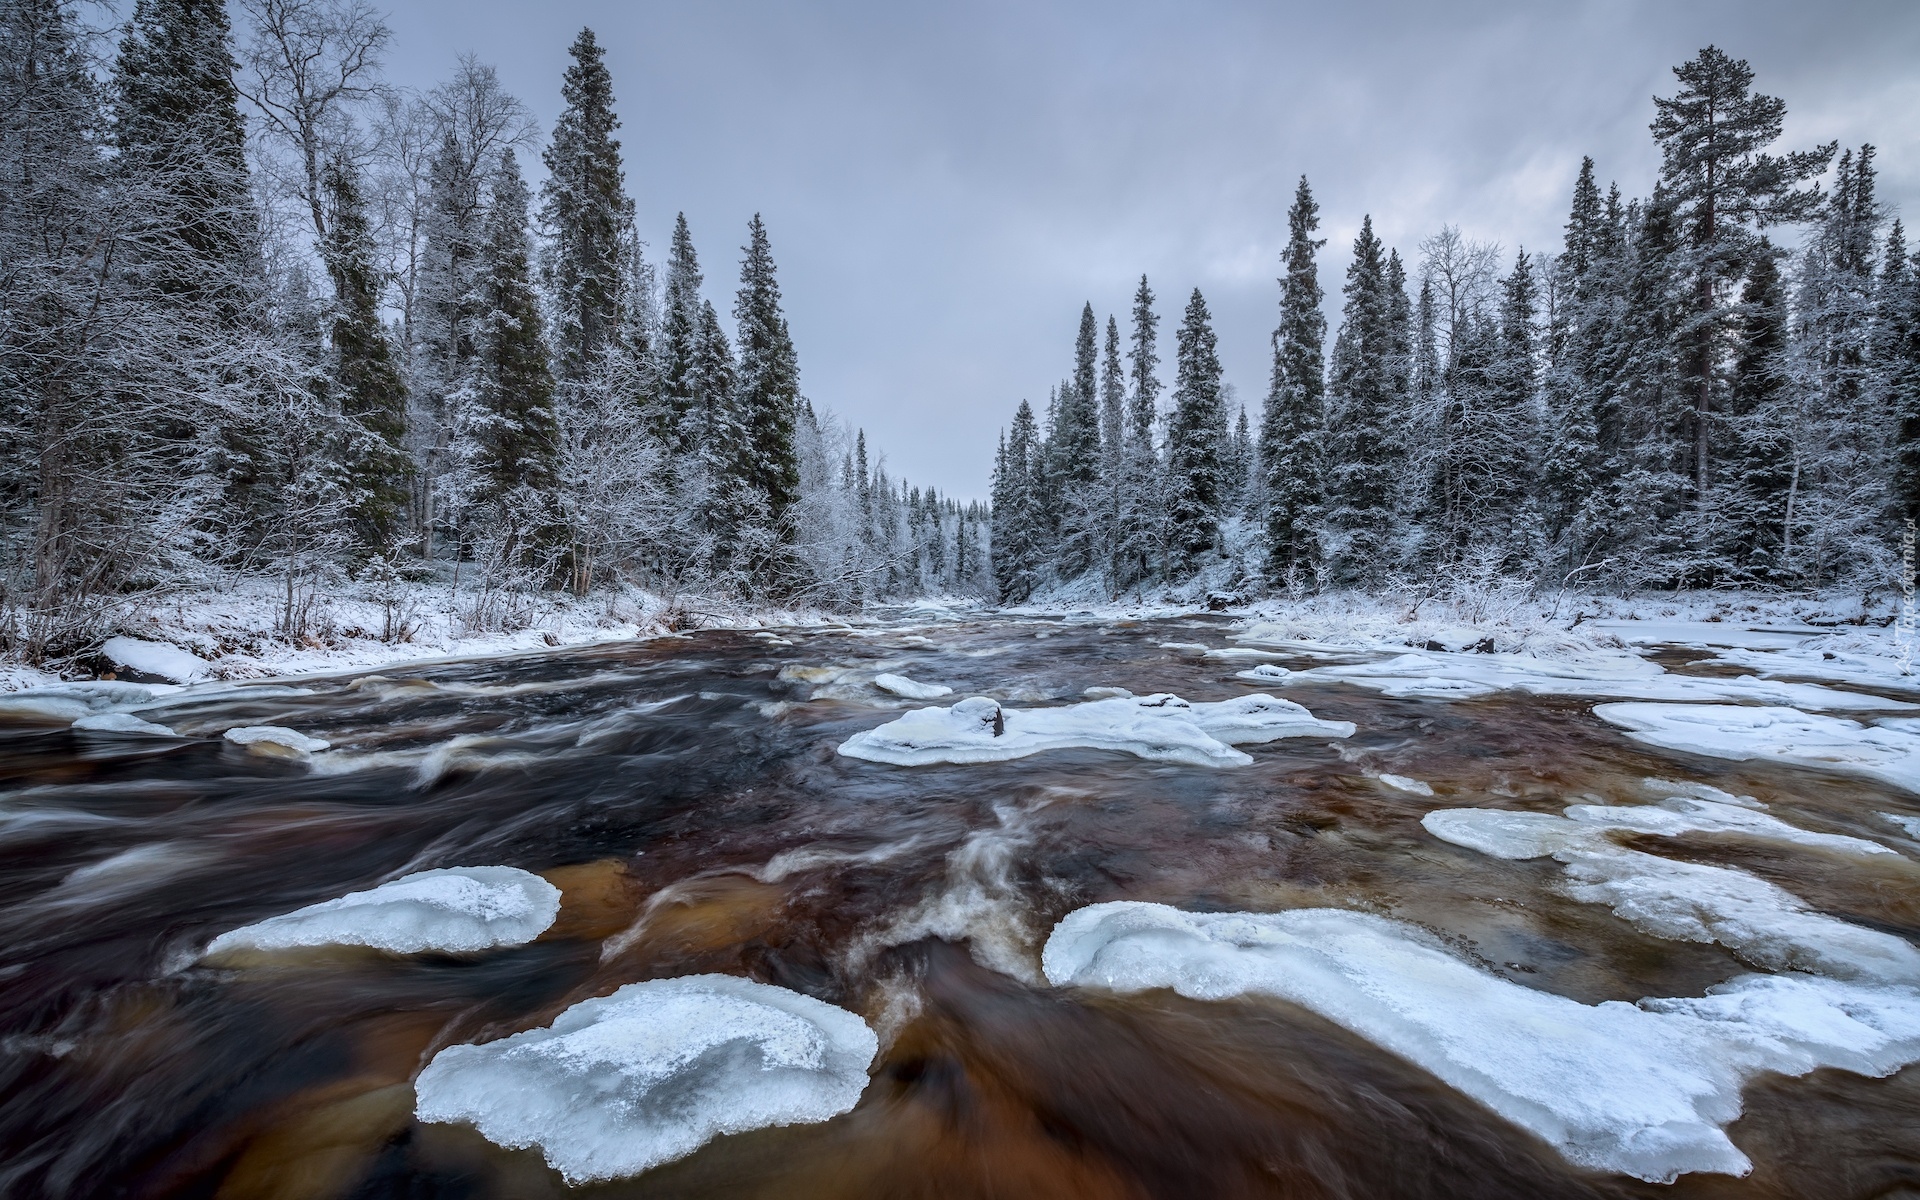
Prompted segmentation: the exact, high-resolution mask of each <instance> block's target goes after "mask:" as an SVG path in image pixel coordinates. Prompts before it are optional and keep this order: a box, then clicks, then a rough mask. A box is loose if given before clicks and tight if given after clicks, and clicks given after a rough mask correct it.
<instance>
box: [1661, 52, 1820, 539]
mask: <svg viewBox="0 0 1920 1200" xmlns="http://www.w3.org/2000/svg"><path fill="white" fill-rule="evenodd" d="M1673 73H1674V75H1675V76H1676V77H1678V79H1679V81H1680V91H1679V93H1678V94H1677V95H1675V96H1673V97H1671V98H1663V97H1657V96H1656V97H1655V98H1654V106H1655V109H1656V115H1655V117H1654V120H1653V125H1652V129H1653V136H1654V139H1655V140H1656V141H1658V142H1659V143H1660V150H1661V168H1660V179H1661V183H1662V185H1663V187H1664V189H1665V192H1666V202H1667V204H1668V205H1669V206H1671V208H1672V210H1673V213H1674V219H1675V221H1676V223H1677V225H1678V227H1679V228H1680V230H1681V231H1682V234H1683V236H1684V238H1685V242H1686V246H1687V254H1686V261H1685V270H1686V272H1687V275H1688V276H1689V280H1690V283H1691V290H1692V296H1693V303H1692V313H1691V315H1690V317H1689V319H1688V321H1687V322H1686V324H1685V325H1684V326H1683V327H1682V328H1681V329H1680V330H1679V331H1678V332H1679V335H1680V337H1681V338H1682V340H1683V342H1684V346H1683V347H1682V349H1683V353H1684V357H1683V362H1682V370H1683V377H1684V379H1685V381H1686V387H1687V390H1688V392H1689V393H1690V395H1691V398H1692V401H1693V412H1692V415H1691V418H1690V420H1689V422H1688V430H1687V432H1688V434H1689V435H1690V436H1689V438H1688V440H1689V441H1690V443H1691V454H1690V457H1691V460H1692V464H1691V465H1692V475H1693V489H1694V496H1695V500H1696V502H1697V503H1704V502H1705V500H1706V498H1707V488H1708V483H1709V480H1710V477H1711V473H1712V448H1711V441H1712V428H1713V422H1712V416H1713V412H1714V394H1715V387H1716V380H1717V378H1718V375H1719V366H1720V361H1719V359H1720V347H1721V346H1722V345H1723V343H1724V340H1725V339H1724V330H1725V328H1726V326H1727V325H1728V323H1729V321H1730V320H1731V318H1732V313H1731V311H1730V310H1729V307H1728V306H1727V305H1726V304H1725V303H1724V297H1725V294H1726V291H1727V288H1728V286H1729V281H1730V280H1732V279H1734V278H1736V277H1737V275H1738V272H1739V271H1740V270H1741V269H1742V268H1744V267H1745V265H1746V263H1747V261H1748V260H1749V258H1750V257H1751V253H1752V247H1753V242H1754V239H1755V238H1756V237H1757V236H1758V233H1757V231H1758V230H1759V229H1760V228H1763V227H1765V226H1767V225H1773V224H1779V223H1782V222H1791V221H1799V220H1804V219H1805V218H1806V217H1808V216H1810V215H1812V213H1813V211H1814V208H1815V206H1816V205H1817V204H1818V202H1819V191H1818V189H1817V188H1813V187H1808V188H1801V187H1799V186H1798V185H1800V184H1801V183H1803V182H1805V181H1806V180H1808V179H1810V178H1812V177H1813V176H1815V175H1818V174H1819V173H1820V172H1822V171H1824V170H1825V169H1826V167H1827V164H1828V162H1830V161H1831V160H1832V158H1833V152H1834V147H1832V146H1826V147H1822V148H1820V149H1818V150H1811V151H1795V152H1792V153H1789V154H1786V155H1782V156H1778V157H1776V156H1773V155H1769V154H1766V153H1765V150H1766V148H1767V147H1768V146H1771V145H1772V144H1773V143H1774V142H1775V141H1777V140H1778V139H1779V137H1780V128H1781V124H1782V122H1783V121H1784V120H1785V119H1786V112H1787V106H1786V105H1785V104H1784V103H1783V102H1781V101H1780V100H1778V99H1776V98H1775V97H1772V96H1763V95H1759V94H1756V93H1754V92H1753V91H1752V85H1753V70H1752V68H1750V67H1748V66H1747V64H1746V63H1745V62H1744V61H1741V60H1738V59H1733V58H1729V57H1728V56H1727V55H1726V53H1725V52H1723V51H1721V50H1720V49H1718V48H1717V47H1714V46H1708V47H1707V48H1706V49H1704V50H1702V51H1700V53H1699V54H1697V55H1695V56H1694V58H1693V59H1692V60H1691V61H1689V62H1687V63H1685V64H1684V65H1682V66H1678V67H1675V68H1674V69H1673Z"/></svg>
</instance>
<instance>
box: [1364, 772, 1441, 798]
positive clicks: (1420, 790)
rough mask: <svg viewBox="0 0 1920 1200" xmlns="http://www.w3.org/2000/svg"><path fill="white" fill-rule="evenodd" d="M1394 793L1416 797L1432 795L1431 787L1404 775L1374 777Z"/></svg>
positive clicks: (1382, 774) (1422, 781) (1383, 774)
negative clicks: (1409, 793)
mask: <svg viewBox="0 0 1920 1200" xmlns="http://www.w3.org/2000/svg"><path fill="white" fill-rule="evenodd" d="M1375 778H1377V779H1379V781H1380V782H1381V783H1384V784H1386V785H1387V786H1388V787H1390V788H1392V789H1393V790H1394V791H1396V792H1411V793H1413V794H1414V795H1416V796H1431V795H1433V785H1432V784H1430V783H1428V782H1427V781H1426V780H1424V779H1412V778H1409V777H1408V776H1405V775H1389V774H1387V773H1385V772H1382V773H1381V774H1379V775H1377V776H1375Z"/></svg>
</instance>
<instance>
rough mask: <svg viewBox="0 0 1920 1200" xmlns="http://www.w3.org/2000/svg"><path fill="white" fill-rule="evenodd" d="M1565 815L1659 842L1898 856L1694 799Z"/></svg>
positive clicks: (1577, 809)
mask: <svg viewBox="0 0 1920 1200" xmlns="http://www.w3.org/2000/svg"><path fill="white" fill-rule="evenodd" d="M1723 794H1724V793H1723ZM1567 816H1568V817H1570V818H1572V819H1573V820H1575V821H1581V822H1585V823H1587V824H1592V825H1601V826H1605V827H1606V828H1608V829H1624V830H1628V831H1630V832H1633V833H1650V834H1654V835H1656V836H1659V837H1677V836H1679V835H1680V834H1683V833H1733V834H1745V835H1746V836H1748V837H1753V838H1758V839H1760V840H1762V841H1769V842H1783V843H1787V844H1791V845H1795V846H1811V847H1813V848H1815V849H1817V850H1830V851H1832V852H1834V853H1835V854H1858V855H1875V854H1883V855H1894V856H1895V857H1898V855H1897V854H1895V852H1894V851H1892V850H1889V849H1888V848H1887V847H1885V846H1882V845H1881V844H1880V843H1879V842H1870V841H1868V840H1867V839H1866V838H1857V837H1848V836H1846V835H1845V834H1838V833H1814V832H1812V831H1811V830H1806V829H1802V828H1800V827H1799V826H1798V825H1789V824H1787V823H1786V822H1785V821H1782V820H1780V819H1779V818H1778V817H1771V816H1768V815H1767V814H1766V813H1764V812H1756V811H1754V810H1753V809H1751V808H1748V807H1747V806H1746V805H1737V804H1727V803H1723V802H1721V801H1718V800H1696V799H1693V798H1691V797H1688V796H1672V797H1669V798H1668V799H1665V800H1662V801H1661V802H1660V803H1658V804H1651V805H1649V804H1635V805H1610V804H1575V805H1573V806H1571V807H1570V808H1568V809H1567Z"/></svg>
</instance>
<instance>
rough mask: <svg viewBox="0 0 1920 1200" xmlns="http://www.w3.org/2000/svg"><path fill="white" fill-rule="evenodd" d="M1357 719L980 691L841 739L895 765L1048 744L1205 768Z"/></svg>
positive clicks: (1013, 753) (1344, 728)
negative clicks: (1059, 703) (1015, 703)
mask: <svg viewBox="0 0 1920 1200" xmlns="http://www.w3.org/2000/svg"><path fill="white" fill-rule="evenodd" d="M1353 728H1354V727H1353V724H1352V723H1351V722H1349V721H1322V720H1320V719H1318V718H1317V717H1315V716H1314V715H1313V714H1312V713H1310V712H1308V711H1307V710H1306V709H1305V708H1303V707H1301V706H1300V705H1298V704H1295V703H1293V702H1292V701H1290V700H1277V699H1275V698H1274V697H1272V696H1264V695H1254V696H1240V697H1237V698H1235V699H1233V700H1222V701H1218V702H1215V703H1211V704H1190V703H1188V702H1187V701H1185V700H1182V699H1181V698H1180V697H1178V696H1174V695H1168V694H1166V693H1160V694H1157V695H1152V696H1133V697H1113V698H1110V699H1105V700H1091V701H1087V702H1085V703H1082V704H1071V705H1066V706H1063V707H1059V708H1032V709H1016V708H1003V707H1001V705H1000V704H999V703H998V702H997V701H995V700H992V699H990V698H988V697H985V696H974V697H972V698H970V699H966V700H962V701H960V702H959V703H957V704H954V705H951V706H949V707H946V708H921V709H915V710H914V711H912V712H909V713H907V714H905V715H904V716H902V717H900V718H898V719H897V720H894V721H890V722H888V723H887V724H885V725H882V726H880V727H879V728H877V729H869V730H866V731H864V732H862V733H857V734H855V735H854V736H852V737H850V738H848V739H847V740H846V741H845V742H843V743H841V746H840V753H841V754H844V755H846V756H847V757H849V758H860V759H866V760H867V761H869V762H882V763H892V764H894V765H896V766H921V765H925V764H929V763H985V762H1004V761H1006V760H1008V759H1015V758H1024V757H1025V756H1027V755H1029V754H1038V753H1040V752H1041V751H1044V750H1066V749H1074V748H1085V749H1094V750H1118V751H1123V752H1125V753H1128V754H1135V755H1138V756H1139V757H1141V758H1144V759H1149V760H1152V761H1155V762H1177V763H1187V764H1190V765H1193V766H1202V767H1230V766H1244V765H1245V764H1247V763H1250V762H1252V761H1253V759H1252V758H1250V757H1248V756H1247V755H1246V754H1243V753H1241V752H1240V751H1238V750H1235V749H1234V748H1233V747H1234V746H1235V745H1238V744H1246V743H1258V742H1270V741H1273V740H1275V739H1276V738H1285V737H1308V736H1319V737H1348V736H1350V735H1351V734H1352V733H1353Z"/></svg>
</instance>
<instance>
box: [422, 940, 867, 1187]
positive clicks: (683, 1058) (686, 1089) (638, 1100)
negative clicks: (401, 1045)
mask: <svg viewBox="0 0 1920 1200" xmlns="http://www.w3.org/2000/svg"><path fill="white" fill-rule="evenodd" d="M878 1049H879V1043H878V1040H877V1039H876V1038H875V1037H874V1034H873V1031H872V1030H871V1029H869V1028H868V1027H867V1024H866V1022H864V1021H862V1020H861V1019H860V1018H859V1017H857V1016H855V1015H854V1014H853V1013H850V1012H847V1011H846V1010H845V1009H841V1008H836V1007H834V1006H833V1005H831V1004H827V1003H824V1002H822V1001H819V1000H815V999H813V998H812V997H810V996H803V995H801V994H799V993H798V992H790V991H788V990H786V989H785V988H778V987H771V986H769V985H767V984H764V983H754V982H752V981H750V980H745V979H735V978H732V977H730V976H726V975H692V976H687V977H685V978H682V979H655V980H650V981H648V982H645V983H630V984H627V985H626V986H625V987H623V988H620V989H619V990H618V991H616V992H614V993H613V994H612V995H610V996H603V997H600V998H598V999H594V1000H583V1001H581V1002H580V1003H578V1004H576V1005H574V1006H573V1007H572V1008H569V1009H567V1010H566V1011H565V1012H563V1013H561V1014H560V1015H559V1016H558V1017H556V1018H555V1019H554V1022H553V1024H552V1025H549V1026H548V1027H546V1028H545V1029H529V1030H527V1031H526V1032H524V1033H516V1034H514V1035H513V1036H512V1037H507V1038H502V1039H500V1040H499V1041H496V1042H488V1043H486V1044H484V1045H479V1046H449V1047H448V1048H447V1049H445V1050H442V1051H441V1052H440V1053H439V1054H437V1055H435V1056H434V1059H433V1061H432V1062H431V1063H429V1064H427V1068H426V1069H425V1070H424V1071H422V1072H420V1077H419V1079H417V1080H416V1081H415V1082H414V1091H415V1093H416V1095H417V1096H418V1101H417V1104H416V1106H415V1109H414V1115H415V1116H417V1117H418V1118H419V1119H420V1120H422V1121H441V1122H451V1121H465V1122H470V1123H471V1124H473V1125H474V1127H476V1128H477V1129H479V1131H480V1132H481V1134H482V1135H484V1136H485V1137H486V1138H487V1139H488V1140H489V1141H491V1142H493V1143H495V1144H496V1145H500V1146H505V1147H508V1148H509V1149H514V1150H522V1149H526V1148H529V1147H535V1146H537V1147H539V1149H540V1151H541V1153H542V1154H544V1155H545V1156H546V1160H547V1163H548V1164H549V1165H550V1166H552V1167H553V1168H554V1169H555V1170H557V1171H559V1172H560V1173H561V1174H562V1175H563V1176H565V1177H566V1180H567V1182H568V1183H570V1184H576V1185H578V1184H582V1183H587V1182H590V1181H594V1180H603V1179H618V1178H622V1177H625V1176H630V1175H637V1174H639V1173H640V1172H642V1171H645V1170H647V1169H649V1168H651V1167H655V1166H658V1165H659V1164H661V1163H665V1162H671V1161H673V1160H674V1159H677V1158H684V1157H686V1156H687V1155H689V1154H691V1153H693V1152H694V1151H695V1150H697V1149H699V1148H700V1147H701V1146H703V1145H705V1144H706V1143H707V1142H709V1141H711V1140H713V1139H714V1138H716V1137H718V1136H720V1135H721V1134H727V1133H743V1132H745V1131H747V1130H750V1129H763V1128H766V1127H768V1126H774V1125H799V1124H805V1123H811V1122H815V1121H825V1120H828V1119H830V1118H832V1117H835V1116H838V1115H839V1114H841V1113H843V1112H846V1111H848V1110H849V1109H851V1108H852V1107H853V1106H854V1105H855V1104H856V1103H858V1102H859V1099H860V1093H861V1092H862V1091H864V1090H865V1089H866V1086H867V1067H868V1065H869V1064H870V1063H871V1062H872V1061H873V1056H874V1054H875V1053H876V1052H877V1051H878Z"/></svg>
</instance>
